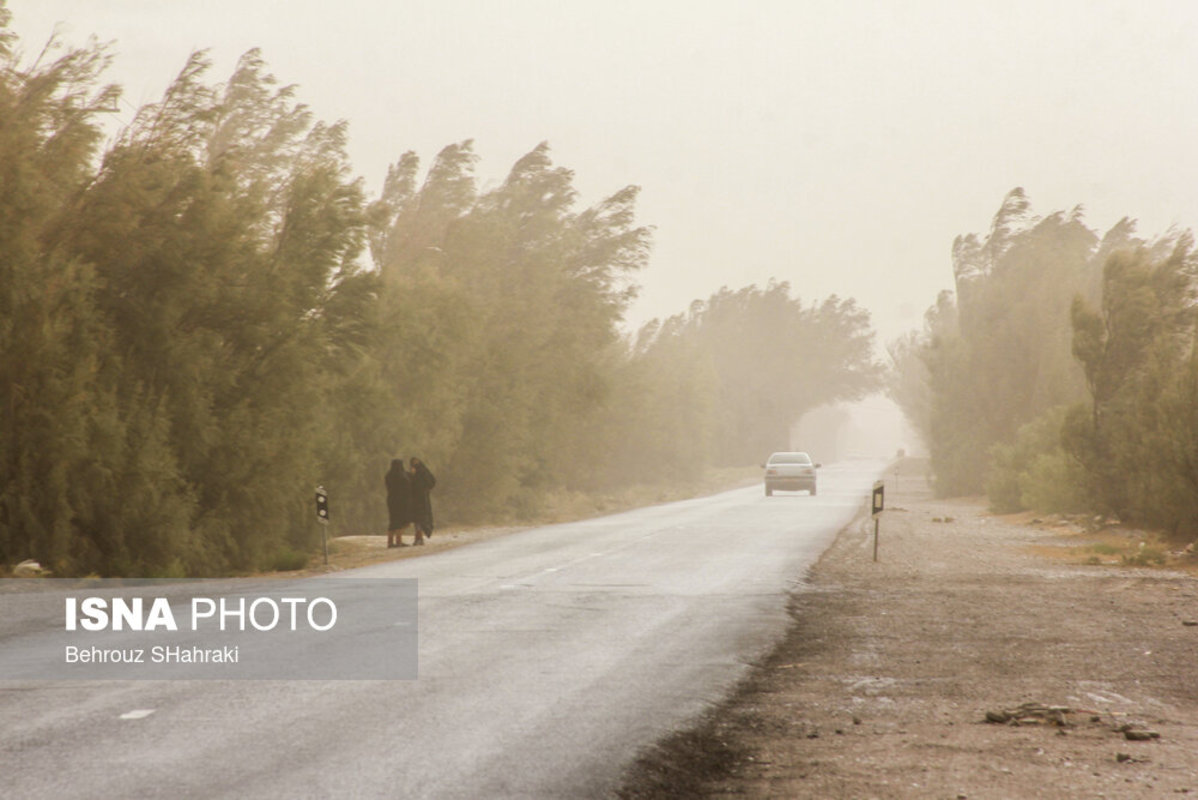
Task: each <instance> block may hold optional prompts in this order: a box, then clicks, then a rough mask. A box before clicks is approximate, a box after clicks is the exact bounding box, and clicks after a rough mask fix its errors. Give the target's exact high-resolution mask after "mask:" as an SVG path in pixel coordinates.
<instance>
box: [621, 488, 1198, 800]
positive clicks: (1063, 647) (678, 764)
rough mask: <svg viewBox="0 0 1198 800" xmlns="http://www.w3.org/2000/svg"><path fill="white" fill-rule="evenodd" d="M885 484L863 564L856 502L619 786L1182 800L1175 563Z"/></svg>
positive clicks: (1196, 601)
mask: <svg viewBox="0 0 1198 800" xmlns="http://www.w3.org/2000/svg"><path fill="white" fill-rule="evenodd" d="M892 484H893V481H888V486H887V506H888V510H887V511H886V512H885V513H884V515H883V518H882V520H881V526H880V547H879V560H878V561H877V562H876V563H875V562H874V561H873V523H872V521H870V520H869V519H868V516H867V515H866V516H863V517H861V518H859V519H858V520H857V521H856V522H854V523H853V524H852V525H850V526H849V527H848V528H846V529H845V530H844V531H842V532H841V534H840V535H839V537H838V538H837V540H836V542H835V543H834V544H833V546H832V547H831V548H829V550H828V551H827V553H826V554H825V555H824V556H823V558H822V559H821V560H820V562H819V563H818V564H817V565H816V567H815V568H814V569H813V570H812V572H811V574H810V576H809V578H808V581H807V584H806V586H805V588H804V589H803V590H801V591H799V592H797V593H796V594H795V595H794V597H793V599H792V604H791V611H792V616H793V620H794V621H793V624H792V627H791V630H790V632H789V634H788V636H787V637H786V639H785V640H784V641H783V642H781V643H780V644H779V646H778V647H777V648H776V649H775V651H774V652H773V653H772V654H771V655H770V656H769V657H768V658H767V659H766V660H765V661H764V662H763V663H761V664H760V665H758V666H757V667H756V668H755V669H754V670H753V672H752V674H751V675H750V677H749V678H747V679H746V680H745V681H744V682H743V683H742V685H741V686H740V687H739V688H738V690H737V691H736V692H735V693H734V694H733V695H732V696H731V697H730V698H729V699H728V700H727V701H726V702H725V703H724V704H722V705H721V706H719V707H718V708H714V709H712V710H711V712H710V713H709V714H708V715H707V716H706V717H705V718H704V719H702V720H701V721H699V722H698V723H697V724H696V725H695V726H694V727H693V728H691V729H689V730H685V731H680V732H678V733H676V734H675V735H674V736H672V737H670V738H669V739H666V740H664V741H662V742H659V743H658V744H657V745H655V746H654V747H653V748H651V749H650V750H649V751H647V752H645V753H644V754H643V755H642V757H641V758H640V759H639V760H638V761H637V763H636V764H634V766H633V767H632V768H631V769H630V771H629V774H628V778H627V782H626V784H625V785H624V787H623V788H622V789H621V791H620V796H621V797H624V798H664V797H671V798H673V797H710V798H717V797H718V798H724V797H737V798H743V797H748V798H765V797H772V798H781V797H786V798H958V799H960V800H963V799H967V798H1031V797H1046V798H1047V797H1052V798H1059V797H1070V798H1074V797H1106V798H1139V797H1160V796H1164V795H1172V796H1185V795H1190V796H1198V576H1196V575H1195V573H1194V572H1193V571H1192V569H1190V570H1187V569H1182V568H1141V567H1128V566H1121V565H1113V564H1110V563H1102V562H1104V561H1109V559H1102V558H1096V557H1095V556H1094V555H1091V554H1092V553H1094V552H1096V549H1095V542H1096V541H1099V540H1101V538H1102V534H1097V535H1095V534H1090V533H1085V532H1078V531H1075V530H1065V529H1061V528H1059V527H1050V526H1047V525H1046V524H1043V523H1039V524H1032V523H1031V522H1030V521H1029V520H1027V519H1026V518H1004V517H995V516H992V515H989V514H988V513H987V512H986V510H985V508H984V506H983V505H982V504H981V503H980V502H977V501H964V500H959V501H940V500H934V499H933V498H932V496H931V493H930V492H929V491H928V488H927V485H926V483H925V482H924V481H923V480H922V479H918V478H914V477H906V476H904V477H902V478H900V480H899V481H898V486H897V487H895V486H893V485H892ZM1109 535H1110V534H1107V536H1109ZM1117 535H1119V536H1123V537H1127V534H1126V533H1125V532H1123V533H1118V534H1117ZM1097 552H1107V551H1106V550H1103V549H1098V550H1097ZM1094 562H1098V563H1094ZM988 714H989V715H990V716H991V718H993V719H996V720H1003V719H1004V718H1006V721H997V722H987V721H986V720H987V715H988ZM1008 717H1010V718H1008ZM1129 731H1130V733H1129ZM1129 737H1132V738H1129ZM1136 738H1143V740H1142V741H1139V740H1135V739H1136Z"/></svg>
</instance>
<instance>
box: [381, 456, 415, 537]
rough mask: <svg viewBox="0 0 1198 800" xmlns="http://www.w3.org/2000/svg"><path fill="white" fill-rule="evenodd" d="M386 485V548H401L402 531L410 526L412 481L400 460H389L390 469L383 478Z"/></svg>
mask: <svg viewBox="0 0 1198 800" xmlns="http://www.w3.org/2000/svg"><path fill="white" fill-rule="evenodd" d="M384 482H385V483H386V484H387V515H388V517H389V521H388V523H387V546H388V547H403V546H404V543H403V530H404V528H406V527H408V525H410V524H412V479H411V478H410V477H409V476H408V471H407V470H406V469H404V465H403V459H402V458H393V459H391V469H389V470H387V476H386V478H384Z"/></svg>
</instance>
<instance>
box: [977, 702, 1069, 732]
mask: <svg viewBox="0 0 1198 800" xmlns="http://www.w3.org/2000/svg"><path fill="white" fill-rule="evenodd" d="M1072 713H1073V709H1071V708H1069V707H1067V706H1046V705H1044V704H1043V703H1024V704H1023V705H1021V706H1018V707H1016V708H1006V709H1000V710H998V711H987V712H986V721H987V722H992V723H995V724H1005V725H1041V724H1048V725H1056V726H1057V727H1064V726H1065V725H1067V724H1069V723H1068V722H1066V720H1065V715H1066V714H1072Z"/></svg>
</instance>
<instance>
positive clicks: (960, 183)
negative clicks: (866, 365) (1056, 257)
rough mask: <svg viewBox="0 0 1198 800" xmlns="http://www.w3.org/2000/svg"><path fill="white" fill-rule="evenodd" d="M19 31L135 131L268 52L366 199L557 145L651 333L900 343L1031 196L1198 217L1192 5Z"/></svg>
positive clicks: (395, 7)
mask: <svg viewBox="0 0 1198 800" xmlns="http://www.w3.org/2000/svg"><path fill="white" fill-rule="evenodd" d="M9 6H10V8H11V10H12V11H13V13H14V16H15V20H14V28H15V30H16V31H17V32H19V33H20V34H21V36H22V40H23V46H24V49H25V50H26V51H27V53H28V54H29V55H30V56H32V55H33V54H35V53H36V51H37V50H38V49H39V48H40V46H41V44H42V43H43V42H44V41H45V40H46V38H47V36H48V35H49V34H50V32H51V30H52V29H53V28H54V26H55V24H57V23H62V24H61V27H60V31H61V35H62V37H63V38H64V39H65V40H67V41H69V42H74V43H80V42H82V41H83V40H85V39H86V37H87V36H89V35H95V36H97V37H98V38H99V39H100V40H101V41H109V40H112V41H115V47H114V55H115V62H114V64H113V66H112V69H111V70H110V72H109V73H108V75H109V79H110V80H114V81H116V82H119V83H121V84H122V85H123V86H124V87H125V95H126V100H125V102H123V103H122V111H121V112H120V113H119V114H118V115H117V116H118V117H123V118H124V121H127V120H128V118H129V116H130V115H131V114H132V109H133V108H134V107H136V106H139V105H140V104H142V103H144V102H148V101H151V100H154V99H157V97H158V96H159V95H160V94H161V92H162V90H163V89H164V88H165V86H166V85H167V83H168V82H169V81H170V80H171V79H172V78H173V77H174V75H175V74H176V73H177V72H178V71H179V69H181V68H182V65H183V62H184V60H185V59H186V57H187V55H188V53H190V52H191V51H192V50H194V49H200V48H208V49H210V51H211V55H212V57H213V59H214V61H215V62H216V67H215V69H214V75H216V76H224V75H227V74H228V73H229V71H230V70H231V69H232V67H233V65H234V63H235V61H236V59H237V58H238V57H240V56H241V55H242V54H243V53H244V52H245V51H247V50H249V49H250V48H254V47H258V48H261V50H262V54H263V57H264V58H265V59H266V61H267V63H268V64H269V65H270V67H271V69H272V71H273V72H274V73H275V74H276V75H277V76H279V78H280V80H281V81H282V82H284V83H294V84H296V85H297V87H298V91H299V97H300V98H301V99H302V101H303V102H305V103H307V104H308V105H310V106H311V107H312V109H313V111H314V112H315V113H316V115H317V116H318V117H319V118H321V119H327V120H336V119H344V120H346V121H348V123H349V125H350V131H349V135H350V141H349V152H350V154H351V158H352V163H353V166H354V168H355V170H357V172H358V173H359V174H360V175H362V176H364V177H365V179H366V181H367V183H368V184H369V185H370V187H371V188H372V189H375V190H377V189H378V188H379V185H380V184H381V181H382V177H383V176H384V175H385V173H386V167H387V165H388V164H390V163H391V162H393V161H394V160H395V159H397V158H398V157H399V155H400V154H401V153H403V152H405V151H407V150H414V151H416V152H417V153H418V154H420V155H421V156H423V157H425V158H426V159H427V158H431V157H432V156H433V155H434V154H435V153H437V152H438V151H439V150H440V149H441V148H442V147H444V146H445V145H447V144H449V143H452V142H458V141H461V140H464V139H473V140H474V141H475V143H476V147H477V151H478V153H479V155H480V167H479V171H480V176H481V177H482V178H483V180H484V182H485V181H488V180H489V181H492V182H494V181H498V180H499V179H501V178H502V176H503V174H504V172H505V171H506V170H507V168H508V166H509V165H510V164H511V163H512V162H513V161H514V160H515V159H516V158H518V157H519V156H520V155H522V154H524V153H525V152H527V151H528V150H529V149H531V148H532V147H533V146H535V145H536V144H537V143H538V142H541V141H547V142H548V143H549V144H550V146H551V147H552V149H553V154H554V158H555V161H556V162H557V163H560V164H562V165H564V166H566V167H568V168H570V169H572V170H574V172H575V174H576V176H577V185H578V188H579V189H580V191H581V192H582V194H583V197H584V199H589V200H594V199H596V198H598V197H600V196H603V195H606V194H609V193H610V192H612V191H615V190H616V189H618V188H619V187H621V186H624V185H628V184H635V185H638V186H641V187H642V188H643V192H642V195H641V197H640V201H639V205H638V216H639V218H640V219H641V220H643V221H644V222H645V223H647V224H651V225H653V226H655V228H656V230H655V234H654V249H653V256H652V261H651V264H650V266H649V267H648V268H647V269H646V270H644V271H643V272H642V273H641V274H640V275H639V276H638V277H637V282H638V283H639V284H640V286H641V292H640V296H639V298H638V300H637V301H636V302H635V303H634V304H633V305H632V307H631V308H630V309H629V312H628V318H629V323H628V324H629V327H633V328H635V327H638V326H639V324H641V323H643V322H645V321H648V320H649V319H651V318H653V317H665V316H669V315H672V314H675V313H678V312H681V311H684V310H685V309H686V307H687V305H688V304H689V303H690V302H691V301H692V300H695V299H700V298H706V297H708V296H710V295H711V294H712V293H714V292H716V291H718V290H719V288H720V287H721V286H728V287H730V288H733V289H736V288H740V287H742V286H746V285H749V284H754V283H756V284H764V283H765V282H766V281H768V279H769V278H771V277H773V278H776V279H778V280H785V281H790V282H791V284H792V285H793V286H794V287H795V291H796V293H797V294H798V295H799V296H801V297H802V298H804V299H805V300H816V299H822V298H824V297H826V296H827V295H830V294H838V295H840V296H842V297H846V296H848V297H854V298H856V299H857V300H858V302H859V303H860V304H861V305H862V306H864V307H865V308H866V309H868V310H869V311H870V312H871V314H872V316H873V322H874V325H875V327H876V329H877V330H878V332H879V336H880V338H881V339H882V340H883V341H888V340H890V339H892V338H894V337H895V336H897V335H899V334H901V333H903V332H905V331H906V330H908V329H910V328H913V327H918V326H919V325H920V324H921V319H922V315H923V313H924V311H925V310H926V309H927V308H928V306H930V305H931V304H932V303H933V302H934V301H935V297H936V294H937V293H938V292H939V291H940V290H941V289H946V288H951V287H952V274H951V271H950V263H949V256H950V247H951V244H952V241H953V239H954V237H956V236H957V235H959V234H965V233H970V232H975V231H984V230H985V229H986V228H987V227H988V226H989V223H990V219H991V217H992V216H993V214H994V212H995V210H996V209H997V207H998V204H999V202H1000V201H1001V199H1002V198H1003V196H1004V195H1005V194H1006V193H1007V192H1008V191H1010V190H1011V189H1013V188H1014V187H1016V186H1021V187H1023V188H1024V189H1025V190H1026V191H1027V193H1028V195H1029V196H1030V198H1031V200H1032V202H1033V203H1034V204H1035V206H1036V207H1037V208H1038V209H1041V210H1042V211H1044V212H1050V211H1055V210H1059V209H1071V208H1073V207H1074V206H1077V205H1079V204H1080V205H1082V206H1084V207H1085V209H1086V214H1087V219H1088V220H1089V221H1090V222H1091V224H1092V225H1094V226H1095V227H1098V228H1102V229H1106V228H1108V227H1109V226H1110V225H1111V224H1113V223H1114V222H1116V221H1117V220H1118V219H1120V218H1122V217H1124V216H1130V217H1132V218H1134V219H1138V220H1140V221H1141V226H1142V228H1143V229H1145V230H1148V231H1163V230H1165V229H1166V228H1168V227H1169V226H1171V225H1175V224H1176V225H1180V226H1182V227H1190V226H1192V225H1193V224H1194V220H1195V219H1198V200H1196V199H1195V195H1194V192H1193V191H1192V178H1193V176H1194V175H1195V174H1198V154H1196V153H1195V151H1194V148H1193V147H1192V146H1191V145H1192V143H1191V141H1190V139H1191V135H1192V132H1193V131H1194V130H1196V129H1198V99H1195V97H1194V94H1193V92H1192V91H1191V88H1190V81H1191V78H1192V76H1193V75H1194V74H1196V72H1198V64H1196V63H1195V61H1196V59H1198V55H1196V54H1198V48H1195V47H1194V42H1195V38H1196V37H1198V27H1196V22H1198V9H1195V7H1194V6H1193V4H1191V3H1187V2H1146V3H1132V2H1090V1H1089V0H1086V1H1085V2H1058V3H1051V4H1044V3H1036V2H1007V1H1005V0H1004V1H1003V2H969V3H959V2H919V3H914V4H894V3H888V2H846V3H814V2H799V3H794V2H750V3H731V2H710V1H709V0H704V1H701V2H697V3H682V2H652V3H641V2H609V3H601V4H586V5H582V4H573V3H564V4H563V3H552V2H528V0H520V1H518V2H512V3H503V4H496V3H489V2H479V1H477V0H475V1H474V2H469V1H464V0H435V1H434V0H405V2H401V3H392V2H382V1H381V0H375V1H371V0H346V2H341V3H336V4H329V3H326V2H320V1H318V0H294V1H293V2H288V3H278V2H270V1H269V0H215V2H186V1H185V2H177V3H156V4H147V3H140V2H130V1H129V0H107V1H106V2H103V3H95V2H87V0H10V2H9Z"/></svg>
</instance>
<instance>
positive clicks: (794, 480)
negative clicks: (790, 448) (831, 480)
mask: <svg viewBox="0 0 1198 800" xmlns="http://www.w3.org/2000/svg"><path fill="white" fill-rule="evenodd" d="M762 466H763V467H765V496H766V497H770V496H771V495H773V493H774V490H775V489H787V490H789V491H794V492H799V491H802V490H804V489H806V490H807V491H808V492H810V493H811V494H815V471H816V470H817V469H819V467H820V465H819V464H814V463H812V461H811V456H809V455H807V454H806V453H774V454H773V455H772V456H770V459H769V461H767V462H765V463H764V464H762Z"/></svg>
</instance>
